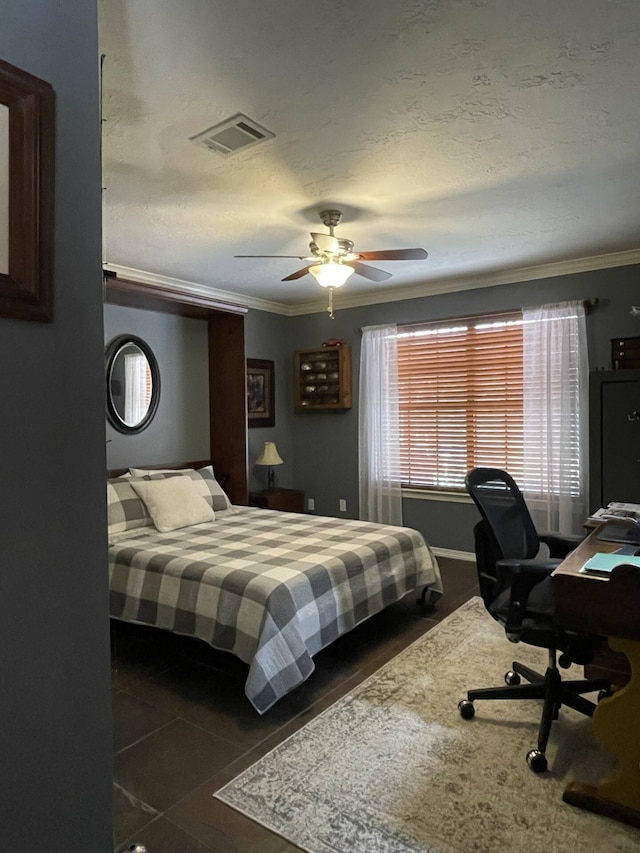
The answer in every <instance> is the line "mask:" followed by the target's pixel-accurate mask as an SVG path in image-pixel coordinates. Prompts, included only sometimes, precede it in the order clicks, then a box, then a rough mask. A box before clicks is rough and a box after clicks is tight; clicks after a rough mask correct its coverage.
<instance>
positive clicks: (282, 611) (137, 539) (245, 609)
mask: <svg viewBox="0 0 640 853" xmlns="http://www.w3.org/2000/svg"><path fill="white" fill-rule="evenodd" d="M109 574H110V590H111V593H110V600H111V605H110V609H111V615H112V616H113V617H115V618H117V619H122V620H125V621H128V622H137V623H142V624H146V625H155V626H157V627H159V628H164V629H167V630H169V631H173V632H175V633H178V634H185V635H188V636H193V637H199V638H200V639H202V640H205V641H206V642H207V643H209V644H210V645H211V646H213V647H214V648H216V649H223V650H225V651H229V652H232V653H233V654H234V655H236V656H237V657H239V658H240V659H241V660H243V661H244V662H245V663H247V664H249V674H248V678H247V682H246V685H245V693H246V695H247V697H248V698H249V701H250V702H251V703H252V705H253V706H254V707H255V708H256V710H257V711H258V712H259V713H261V714H262V713H264V712H265V711H266V710H267V709H268V708H270V707H271V706H272V705H273V704H274V702H276V701H277V700H278V699H279V698H281V697H282V696H284V695H285V694H286V693H288V692H289V691H290V690H292V689H293V688H294V687H296V686H297V685H298V684H300V683H301V682H303V681H304V680H305V679H306V678H308V676H309V675H310V674H311V672H312V671H313V669H314V663H313V659H312V658H313V655H314V654H316V653H317V652H318V651H320V649H322V648H324V647H325V646H327V645H328V644H329V643H331V642H332V641H333V640H335V639H336V638H337V637H339V636H340V635H341V634H344V633H346V632H347V631H349V630H351V629H352V628H353V627H355V626H356V625H358V624H359V623H360V622H363V621H364V620H365V619H367V618H368V617H369V616H371V615H372V614H374V613H377V612H378V611H380V610H382V609H383V608H384V607H386V606H388V605H389V604H392V603H393V602H395V601H398V600H399V599H400V598H402V597H403V596H404V595H405V593H407V592H408V591H410V590H412V589H416V588H418V587H422V586H425V585H433V588H434V589H440V588H441V587H440V575H439V571H438V566H437V563H436V561H435V558H434V557H433V556H432V554H431V552H430V550H429V548H428V547H427V545H426V544H425V541H424V539H423V537H422V535H421V534H420V533H418V531H416V530H413V529H411V528H406V527H387V526H384V525H380V524H373V523H371V522H365V521H352V520H343V519H336V518H328V517H324V516H310V515H301V514H296V513H285V512H277V511H273V510H263V509H254V508H249V507H232V508H231V509H229V510H226V511H224V512H219V513H216V520H215V521H213V522H209V523H206V524H198V525H194V526H192V527H188V528H184V529H182V530H177V531H174V532H171V533H159V532H158V531H157V530H155V528H148V527H146V528H141V529H139V530H132V531H128V532H127V533H123V534H122V535H121V537H120V538H119V539H118V541H117V542H115V543H114V544H113V545H112V546H111V547H110V548H109Z"/></svg>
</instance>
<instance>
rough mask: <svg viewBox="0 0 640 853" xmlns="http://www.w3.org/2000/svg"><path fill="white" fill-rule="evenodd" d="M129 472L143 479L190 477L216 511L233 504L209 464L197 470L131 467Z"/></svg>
mask: <svg viewBox="0 0 640 853" xmlns="http://www.w3.org/2000/svg"><path fill="white" fill-rule="evenodd" d="M129 473H130V474H131V475H132V476H133V477H134V478H142V479H143V480H164V479H166V478H167V477H188V478H189V479H190V480H193V482H194V483H195V484H196V486H197V488H198V494H199V495H201V496H202V497H203V498H204V499H205V500H206V501H207V503H208V504H209V506H210V507H211V509H212V510H213V511H214V512H220V511H222V510H223V509H229V507H230V506H231V501H230V500H229V498H228V497H227V496H226V494H225V492H224V490H223V488H222V486H221V485H220V484H219V483H218V481H217V480H216V478H215V476H214V473H213V468H212V467H211V465H207V466H206V467H205V468H200V469H198V470H197V471H195V470H194V469H193V468H182V469H180V470H174V469H172V468H162V469H159V470H153V469H146V470H145V469H143V468H129Z"/></svg>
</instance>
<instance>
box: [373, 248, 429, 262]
mask: <svg viewBox="0 0 640 853" xmlns="http://www.w3.org/2000/svg"><path fill="white" fill-rule="evenodd" d="M358 254H359V255H360V260H362V261H421V260H424V259H425V258H426V257H427V256H428V252H426V251H425V250H424V249H381V250H380V251H378V252H358Z"/></svg>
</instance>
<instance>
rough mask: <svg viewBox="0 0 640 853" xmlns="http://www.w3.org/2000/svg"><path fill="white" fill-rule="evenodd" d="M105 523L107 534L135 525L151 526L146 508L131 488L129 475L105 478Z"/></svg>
mask: <svg viewBox="0 0 640 853" xmlns="http://www.w3.org/2000/svg"><path fill="white" fill-rule="evenodd" d="M107 525H108V532H109V535H111V534H112V533H124V532H125V530H134V529H135V528H137V527H153V521H152V520H151V516H150V515H149V513H148V512H147V508H146V507H145V505H144V503H143V501H141V500H140V498H139V497H138V495H137V494H136V493H135V492H134V490H133V489H132V488H131V478H130V477H114V478H113V479H111V480H107Z"/></svg>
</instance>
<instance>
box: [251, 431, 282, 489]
mask: <svg viewBox="0 0 640 853" xmlns="http://www.w3.org/2000/svg"><path fill="white" fill-rule="evenodd" d="M283 461H284V460H283V459H281V458H280V454H279V453H278V449H277V447H276V446H275V444H274V443H273V441H265V443H264V449H263V451H262V453H261V455H260V456H259V457H258V459H256V465H268V466H269V473H268V475H267V483H268V486H269V488H270V489H272V488H273V486H274V483H275V474H274V473H273V466H274V465H282V463H283Z"/></svg>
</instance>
